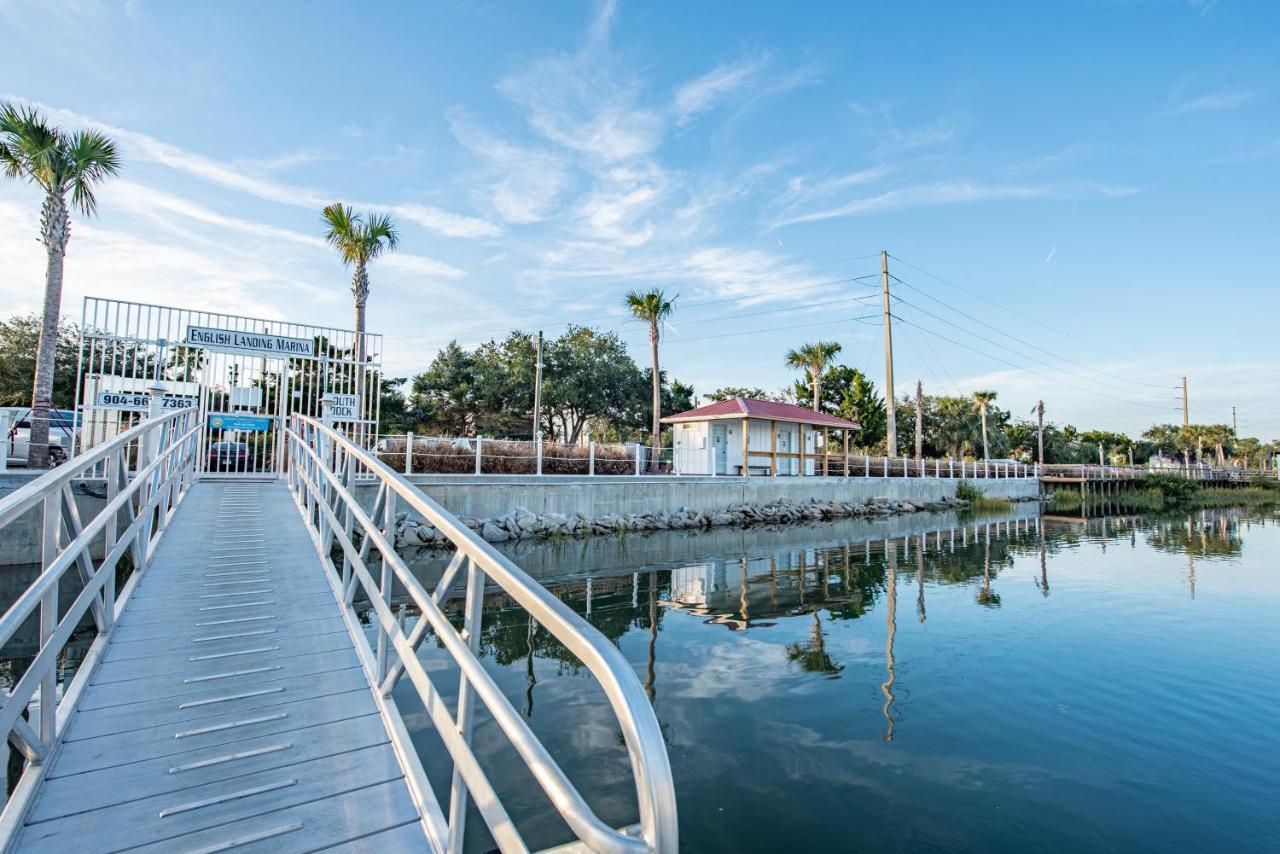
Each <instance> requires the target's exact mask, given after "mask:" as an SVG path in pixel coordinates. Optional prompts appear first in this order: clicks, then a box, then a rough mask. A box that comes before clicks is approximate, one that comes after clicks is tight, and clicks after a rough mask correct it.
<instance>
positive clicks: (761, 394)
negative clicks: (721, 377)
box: [706, 385, 778, 402]
mask: <svg viewBox="0 0 1280 854" xmlns="http://www.w3.org/2000/svg"><path fill="white" fill-rule="evenodd" d="M735 397H746V398H750V399H751V400H777V399H778V397H777V396H776V395H772V394H769V393H768V392H767V391H765V390H764V389H762V388H755V387H750V388H748V387H747V386H736V385H727V386H722V387H721V388H718V389H716V390H715V391H712V392H707V394H706V398H707V400H710V401H713V402H714V401H718V400H729V399H731V398H735Z"/></svg>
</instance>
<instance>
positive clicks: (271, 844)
mask: <svg viewBox="0 0 1280 854" xmlns="http://www.w3.org/2000/svg"><path fill="white" fill-rule="evenodd" d="M201 427H202V425H201V424H199V422H198V416H197V410H195V409H186V410H181V411H178V412H171V413H168V414H160V413H159V412H158V411H155V412H153V415H152V417H151V418H150V419H148V420H146V421H143V422H142V423H141V424H139V425H137V426H136V427H134V428H132V429H130V430H128V431H126V432H123V433H121V434H120V435H118V436H116V437H114V438H113V439H112V440H111V441H109V442H106V443H104V444H100V445H98V446H97V447H94V448H93V449H91V450H89V451H87V452H85V453H83V454H81V455H79V456H76V457H74V458H73V459H72V460H70V461H69V462H67V463H65V464H64V465H62V466H60V467H59V468H57V469H55V470H53V471H50V472H48V473H46V474H44V475H42V476H40V477H38V478H35V479H34V480H32V481H31V482H30V483H28V484H26V485H25V486H22V487H21V488H19V489H17V490H16V491H15V492H13V493H12V494H10V495H9V496H8V497H6V498H4V499H3V500H0V530H2V529H4V528H5V527H7V526H10V525H20V524H29V525H33V526H34V527H35V528H36V530H38V532H39V542H40V552H41V567H40V572H39V574H38V575H37V576H36V578H35V580H34V581H33V582H32V583H31V584H30V586H28V587H27V588H26V589H25V590H24V591H23V592H22V593H21V594H20V595H19V596H18V597H17V598H16V600H15V601H14V602H13V603H12V604H11V605H9V607H8V608H7V610H6V611H5V612H4V614H3V616H2V617H0V646H4V645H5V644H8V643H10V642H11V641H14V640H15V638H17V639H19V640H21V639H22V637H24V636H25V635H24V634H23V633H26V634H30V631H31V629H32V626H33V625H34V626H36V628H35V634H36V640H35V642H34V644H33V647H34V650H33V654H32V655H31V656H30V657H29V663H27V664H26V665H25V667H15V668H14V672H13V676H12V684H10V685H8V686H7V693H6V696H5V697H4V704H3V707H0V728H2V729H3V731H4V732H6V733H7V734H8V738H9V741H10V743H11V744H12V745H13V746H14V747H15V748H16V749H17V750H18V751H19V752H20V753H21V756H22V760H23V761H22V769H21V776H20V777H19V778H18V779H17V783H16V787H14V788H13V790H12V792H11V794H10V796H9V798H8V801H7V803H6V805H5V808H4V811H3V813H2V814H0V843H3V846H4V850H5V851H54V850H75V851H102V852H108V851H111V852H115V851H134V850H138V851H185V852H210V853H211V852H215V851H236V852H250V851H271V852H287V851H298V852H302V851H320V850H325V851H346V852H355V851H367V850H378V851H423V850H429V851H437V852H460V851H462V850H463V848H464V841H465V840H466V839H467V838H468V837H467V834H466V818H467V815H468V811H469V809H468V808H469V805H470V806H471V807H472V808H474V810H475V812H477V813H478V814H479V815H480V817H481V818H482V820H483V822H484V824H485V825H486V828H487V836H488V839H484V842H483V844H484V845H485V847H486V848H488V842H489V839H491V840H492V843H493V844H496V846H497V848H498V849H499V850H501V851H504V852H508V851H527V850H528V848H527V846H526V843H525V840H524V838H523V837H522V835H521V833H520V830H519V828H518V827H517V823H516V821H514V820H513V819H512V817H511V815H510V814H509V813H508V811H507V808H506V807H505V806H504V804H503V801H502V799H501V797H500V796H499V792H498V787H496V786H495V782H494V781H493V780H491V779H490V778H489V777H488V776H487V775H486V773H485V771H484V769H483V768H482V767H481V764H480V762H479V761H477V756H476V748H475V746H473V726H474V722H475V719H476V715H477V712H478V710H480V709H481V708H482V709H483V710H484V712H485V713H486V714H487V715H488V717H489V718H490V719H491V720H492V722H493V723H494V724H496V730H495V729H494V728H488V727H487V728H486V731H487V732H488V733H490V734H491V736H492V734H493V733H495V732H496V733H498V734H500V736H501V737H502V739H504V740H505V741H506V743H507V747H508V748H509V749H511V750H513V751H514V752H515V754H516V755H517V756H518V757H519V758H520V759H521V760H522V761H523V763H524V765H525V767H526V768H527V769H528V771H529V773H530V775H531V776H532V779H533V780H534V781H536V784H537V786H538V787H539V788H540V789H541V791H542V793H543V795H544V796H545V800H546V804H547V809H549V810H553V811H554V812H555V813H557V814H558V815H559V816H560V817H561V818H562V819H563V821H564V823H565V825H566V826H567V828H568V831H569V833H570V834H571V838H569V839H567V840H566V841H565V843H564V844H563V845H560V846H558V847H557V849H556V850H558V851H599V852H646V851H650V852H652V851H663V852H666V851H675V850H676V848H677V845H678V839H677V824H676V806H675V796H674V790H673V786H672V778H671V769H670V764H669V761H668V757H667V753H666V747H665V744H664V741H663V738H662V734H661V731H660V729H659V726H658V721H657V718H656V716H655V715H654V713H653V709H652V707H651V706H650V704H649V702H648V699H647V697H646V696H645V694H644V691H643V689H642V687H641V685H640V682H639V680H638V679H637V677H636V675H635V672H634V670H633V669H632V667H631V666H630V665H629V664H628V662H627V661H626V659H625V658H624V657H623V656H622V654H621V653H620V652H619V650H618V649H617V648H615V647H614V646H613V645H612V644H611V643H610V642H609V641H608V640H607V639H606V638H605V637H604V636H603V635H601V634H600V633H599V632H597V631H596V630H595V629H593V628H592V627H591V626H589V625H588V624H587V623H586V622H585V621H584V620H583V619H582V618H581V617H579V616H578V615H577V614H575V613H574V612H573V611H571V610H570V609H569V608H568V607H566V606H565V605H564V604H562V603H561V602H560V601H559V600H557V599H556V598H555V597H553V596H552V595H550V594H549V593H548V592H547V591H546V590H545V589H544V588H542V587H541V586H540V585H539V584H538V583H537V582H536V581H534V580H533V579H531V578H530V577H529V576H528V575H526V574H525V573H524V572H523V571H522V570H520V569H519V568H518V567H517V566H515V565H514V564H513V563H512V562H511V561H510V560H508V559H507V558H505V557H504V556H503V555H501V554H500V553H499V552H497V551H496V550H495V549H494V548H493V547H492V546H490V545H489V544H488V543H486V542H484V541H483V540H481V539H480V538H479V537H477V536H476V535H475V534H473V533H472V532H471V531H470V530H469V529H467V528H466V527H465V526H463V525H462V524H461V523H460V522H459V521H458V520H456V519H455V518H453V517H452V516H451V515H450V514H449V513H447V512H446V511H445V510H443V509H442V508H441V507H440V506H439V505H437V504H436V503H435V502H433V501H432V500H431V499H430V498H428V497H427V496H426V495H424V494H423V493H422V492H420V491H419V490H418V489H417V488H415V487H414V486H412V485H411V484H409V483H408V482H407V481H406V480H405V479H404V478H403V477H401V476H400V475H398V474H396V473H395V472H393V471H391V470H390V469H389V468H387V467H386V466H385V465H383V464H382V463H380V462H379V461H378V460H377V459H376V458H375V456H374V455H373V454H371V453H369V452H367V451H366V450H364V449H363V448H362V447H360V446H359V445H357V444H355V443H353V442H352V441H350V440H349V439H348V438H347V437H346V436H344V435H343V434H342V433H341V432H338V431H335V430H334V429H332V428H331V427H330V426H327V425H326V424H324V423H322V422H321V421H319V420H317V419H314V418H310V417H307V416H302V415H294V416H293V417H292V419H291V421H290V424H289V426H288V428H287V430H286V434H287V435H286V439H285V441H286V452H287V466H286V475H285V479H284V480H283V481H282V480H279V479H268V478H258V479H253V478H242V479H235V480H219V481H207V480H201V479H200V478H199V477H198V466H197V455H198V448H199V440H198V439H199V433H200V430H201ZM84 484H89V485H90V491H91V492H92V491H94V490H102V493H101V495H100V496H98V497H97V498H94V499H93V500H92V501H90V502H89V503H90V504H93V503H94V502H96V503H97V505H98V506H97V507H96V509H94V510H93V511H92V512H91V513H90V512H87V511H83V509H82V506H81V502H80V501H79V498H84V497H85V496H84V495H83V491H84ZM358 493H360V495H363V496H364V498H365V500H364V501H361V500H360V495H358ZM370 493H372V495H373V497H372V501H369V494H370ZM400 510H405V511H409V512H413V513H415V514H417V515H418V516H420V517H422V518H423V519H424V520H425V521H427V522H429V523H431V524H432V525H434V526H436V527H437V528H438V529H439V530H441V531H442V532H444V533H445V535H446V536H447V537H448V538H449V541H450V543H451V545H452V548H453V550H454V553H453V557H452V560H451V561H450V563H449V565H448V569H447V571H446V572H445V573H444V576H443V578H442V579H441V581H440V582H439V584H438V585H437V586H436V588H435V589H434V590H428V589H426V588H425V587H424V586H423V584H422V583H421V582H420V581H418V579H417V578H415V576H414V575H413V573H412V572H411V571H410V570H409V568H408V567H407V566H406V565H405V563H404V562H403V560H401V559H400V557H399V556H397V555H396V552H395V549H394V525H395V520H396V515H397V513H398V512H399V511H400ZM375 557H376V558H377V559H375ZM129 568H131V570H132V571H131V572H130V573H129V574H128V576H127V580H125V581H124V583H123V584H122V585H121V584H120V583H119V579H120V578H121V577H122V576H123V574H124V570H126V569H129ZM455 587H457V588H458V594H461V595H462V596H463V597H465V605H464V619H463V623H462V627H461V629H460V630H459V629H457V628H455V627H454V626H453V625H452V624H451V623H450V620H449V618H448V617H447V616H446V614H445V612H444V610H443V609H442V607H441V606H442V604H443V603H444V601H445V599H446V597H449V596H450V595H451V591H452V590H454V588H455ZM393 590H395V591H396V594H397V596H407V600H408V602H409V603H411V606H412V607H413V608H414V609H416V610H417V611H418V612H419V613H420V615H421V616H420V617H418V618H417V619H416V620H406V619H405V615H404V610H403V607H401V609H399V611H398V612H393V610H392V592H393ZM486 590H490V591H500V592H501V593H502V594H504V595H505V597H507V598H508V599H509V600H511V601H514V602H515V603H518V604H519V605H520V606H521V607H523V608H524V609H525V610H526V611H527V612H528V613H529V615H530V617H531V618H532V619H535V620H536V621H537V623H538V624H539V625H540V626H541V627H542V628H544V629H545V630H547V631H548V632H550V633H551V634H552V635H553V636H554V637H555V638H556V639H557V640H559V641H560V642H561V643H562V644H564V645H565V646H566V647H567V648H568V649H569V650H570V651H572V652H573V653H574V654H575V655H576V656H577V657H578V658H579V659H580V660H581V662H582V663H583V665H584V666H585V668H586V670H587V671H588V672H589V673H590V674H591V675H592V677H594V678H595V680H596V681H597V682H598V684H599V686H600V687H601V688H602V689H603V693H604V695H605V697H606V698H607V702H608V704H609V706H610V708H611V710H612V713H613V716H614V718H615V721H616V725H617V727H618V729H619V731H620V732H621V735H622V738H623V740H624V741H625V744H626V748H627V753H628V756H629V763H630V772H631V775H632V777H633V779H634V783H635V791H636V806H637V812H638V820H637V821H636V822H635V823H634V824H631V825H629V826H626V827H623V828H620V829H615V828H614V827H612V826H610V825H609V824H607V823H605V822H604V821H603V820H601V819H600V818H599V817H598V816H597V815H596V813H595V812H594V811H593V810H592V808H591V806H590V805H589V804H588V802H587V799H586V798H585V797H584V796H583V794H582V793H581V792H579V791H578V789H577V788H576V787H575V786H574V784H573V782H572V781H571V780H570V779H569V778H568V776H567V775H566V774H565V773H564V771H563V770H562V769H561V768H560V766H559V765H558V764H557V763H556V761H555V759H554V758H553V757H552V756H551V755H550V753H549V752H548V751H547V749H546V747H545V746H544V745H543V744H542V743H541V742H540V741H539V740H538V738H537V737H536V736H535V735H534V733H533V732H532V730H531V729H530V728H529V726H528V724H527V723H526V722H525V720H524V718H523V717H522V716H521V715H520V714H519V713H518V712H517V711H516V710H515V708H514V707H513V706H512V704H511V702H510V701H508V700H507V698H506V697H505V696H504V694H503V693H502V691H501V689H500V688H499V687H498V685H497V684H496V683H495V682H494V680H493V679H492V678H491V677H490V675H489V674H488V672H487V671H486V670H485V668H484V667H483V666H482V664H481V661H480V658H479V656H478V651H479V639H480V630H481V627H482V623H483V604H484V597H485V593H486ZM68 591H73V593H74V595H70V594H69V593H68ZM455 595H457V594H455ZM68 598H70V601H69V602H68V601H67V599H68ZM370 615H371V619H370V623H371V625H366V624H365V623H363V622H362V616H364V617H366V618H369V617H370ZM83 635H89V636H91V637H92V641H91V643H90V644H89V645H88V648H87V651H84V652H83V656H82V657H81V659H80V661H79V662H78V665H77V666H75V667H74V673H71V672H70V670H71V668H70V664H69V662H70V661H71V660H72V658H73V657H74V656H73V655H72V643H73V639H76V638H80V637H81V636H83ZM428 639H430V640H431V642H432V643H433V644H436V645H438V646H440V647H441V648H443V649H444V650H445V651H446V652H447V654H448V656H449V658H450V659H451V661H452V663H453V664H454V665H456V669H457V674H458V675H457V679H458V682H457V692H456V700H454V701H453V702H452V703H450V702H448V701H447V700H446V699H445V698H444V696H442V693H441V690H440V687H441V686H440V685H438V684H437V683H436V682H434V681H433V676H432V675H431V674H429V673H428V672H427V670H426V669H425V668H424V667H423V665H422V663H421V662H420V661H419V659H418V656H417V654H416V650H417V649H418V647H419V645H420V644H422V643H423V642H424V641H426V640H428ZM434 678H435V679H437V680H438V679H440V676H439V675H438V674H437V675H436V676H435V677H434ZM402 681H406V682H407V683H408V684H409V685H411V686H412V688H413V693H412V696H413V697H415V698H416V700H417V701H419V702H420V703H421V706H422V708H423V709H425V712H426V717H427V719H428V720H429V721H430V724H431V727H430V729H431V732H433V733H434V735H436V736H437V737H438V738H439V739H440V740H441V742H442V743H443V745H444V747H445V748H446V752H447V757H448V759H447V763H448V765H449V767H448V768H445V769H440V768H434V767H433V768H431V769H427V768H424V767H423V764H422V762H421V760H420V758H419V755H418V752H417V750H416V749H415V747H414V743H413V741H412V739H411V737H410V732H409V727H408V726H407V725H406V722H405V719H404V717H403V716H402V714H401V710H400V709H399V708H398V705H397V702H396V700H395V697H394V695H393V693H392V692H393V688H395V686H396V685H397V684H399V683H401V682H402ZM12 766H13V763H11V769H12ZM428 770H430V771H431V772H432V776H436V777H437V779H444V775H449V774H451V777H450V778H449V785H448V786H447V787H445V786H440V788H441V789H442V792H441V796H440V797H438V796H437V792H436V789H435V788H433V786H432V784H431V783H430V782H429V779H428V773H427V772H428ZM11 779H12V774H11ZM499 783H500V784H502V786H505V787H506V788H508V789H509V788H510V786H511V783H510V781H499ZM499 787H501V786H499ZM445 789H447V791H443V790H445ZM518 794H519V797H520V800H521V801H522V802H525V803H527V801H528V794H529V793H528V792H519V793H518ZM471 836H472V837H476V836H477V834H471ZM480 836H481V837H483V836H484V834H480Z"/></svg>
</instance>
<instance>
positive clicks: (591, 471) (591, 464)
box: [587, 439, 596, 476]
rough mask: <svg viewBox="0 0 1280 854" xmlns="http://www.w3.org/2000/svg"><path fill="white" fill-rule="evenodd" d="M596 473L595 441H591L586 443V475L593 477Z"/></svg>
mask: <svg viewBox="0 0 1280 854" xmlns="http://www.w3.org/2000/svg"><path fill="white" fill-rule="evenodd" d="M595 473H596V440H595V439H592V440H591V441H590V442H587V474H588V475H590V476H595Z"/></svg>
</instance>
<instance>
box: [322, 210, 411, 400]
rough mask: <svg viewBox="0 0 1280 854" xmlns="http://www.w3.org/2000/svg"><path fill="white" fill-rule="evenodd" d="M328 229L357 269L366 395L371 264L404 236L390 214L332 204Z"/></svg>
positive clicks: (354, 281) (359, 353)
mask: <svg viewBox="0 0 1280 854" xmlns="http://www.w3.org/2000/svg"><path fill="white" fill-rule="evenodd" d="M321 220H322V221H323V222H324V224H325V225H326V226H328V229H327V230H326V231H325V235H324V239H325V242H326V243H328V244H329V245H330V246H332V247H333V248H334V249H337V250H338V254H340V255H341V256H342V263H343V265H344V266H349V267H352V268H353V269H354V272H353V273H352V276H351V295H352V296H353V297H354V298H355V303H356V317H355V328H356V352H355V357H356V364H357V366H358V367H357V369H356V377H357V381H356V394H357V395H359V396H360V397H361V399H362V400H363V395H364V391H363V389H364V363H365V355H366V354H365V340H364V309H365V304H366V303H367V302H368V301H369V262H370V261H373V260H374V259H375V258H377V257H378V256H380V255H381V254H382V253H383V252H394V251H395V249H396V246H397V245H398V244H399V242H400V234H399V232H398V231H397V230H396V224H395V221H394V220H393V219H391V215H390V214H376V213H370V214H357V213H353V212H352V210H351V206H350V205H343V204H341V203H338V204H332V205H329V206H328V207H327V208H325V209H324V211H323V212H322V214H321Z"/></svg>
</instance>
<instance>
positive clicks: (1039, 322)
mask: <svg viewBox="0 0 1280 854" xmlns="http://www.w3.org/2000/svg"><path fill="white" fill-rule="evenodd" d="M889 257H890V258H892V259H893V260H895V261H897V262H898V263H900V264H903V265H905V266H907V267H910V268H911V269H912V270H915V271H916V272H918V273H923V274H924V275H926V276H928V277H929V278H931V279H937V280H938V281H939V282H942V283H943V284H944V285H949V286H950V287H953V288H955V289H956V290H958V291H962V292H964V293H966V294H968V295H969V296H971V297H974V298H976V299H980V300H982V301H983V302H985V303H990V304H991V305H994V306H995V307H996V308H1000V309H1003V310H1004V311H1007V312H1009V313H1010V314H1012V315H1014V316H1016V317H1021V318H1022V319H1023V320H1029V321H1031V322H1032V323H1034V324H1036V325H1038V326H1043V327H1044V328H1045V329H1048V330H1049V331H1050V332H1055V333H1057V334H1058V335H1062V336H1064V337H1067V338H1070V339H1071V340H1073V341H1077V342H1079V343H1081V344H1084V345H1085V346H1087V347H1092V348H1094V349H1096V350H1102V351H1103V352H1106V353H1110V354H1111V355H1113V356H1115V357H1117V358H1119V359H1129V357H1127V356H1124V355H1123V354H1121V353H1117V352H1116V351H1114V350H1111V349H1109V348H1107V347H1103V346H1101V345H1099V344H1094V343H1093V342H1091V341H1086V340H1084V339H1083V338H1081V337H1079V336H1077V335H1073V334H1072V333H1070V332H1067V331H1066V330H1063V329H1058V328H1057V327H1055V326H1051V325H1049V324H1048V323H1045V322H1044V321H1043V320H1040V319H1039V318H1036V317H1032V316H1031V315H1028V314H1023V313H1022V312H1020V311H1017V310H1015V309H1012V308H1009V306H1007V305H1004V304H1003V303H1000V302H997V301H996V300H993V299H991V298H990V297H985V296H983V295H982V294H980V293H977V292H976V291H973V290H970V289H969V288H966V287H965V286H964V285H958V284H956V283H955V282H953V281H950V280H949V279H944V278H942V277H941V276H939V275H937V274H936V273H930V272H929V271H928V270H925V269H923V268H922V267H917V266H916V265H915V264H912V263H911V262H909V261H905V260H903V259H902V258H899V257H898V256H897V255H890V256H889ZM892 275H893V274H890V276H891V277H892ZM902 284H904V285H905V284H907V283H906V282H903V283H902ZM908 287H910V285H908ZM939 302H941V300H939ZM1051 355H1052V354H1051ZM1129 361H1133V360H1132V359H1129ZM1136 364H1139V365H1143V367H1145V368H1147V369H1148V370H1149V371H1151V372H1152V373H1153V374H1160V373H1163V371H1161V370H1160V369H1159V368H1154V367H1152V366H1151V365H1145V364H1143V363H1142V362H1136ZM1150 385H1152V386H1153V387H1156V388H1163V386H1157V385H1155V384H1154V383H1151V384H1150Z"/></svg>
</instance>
